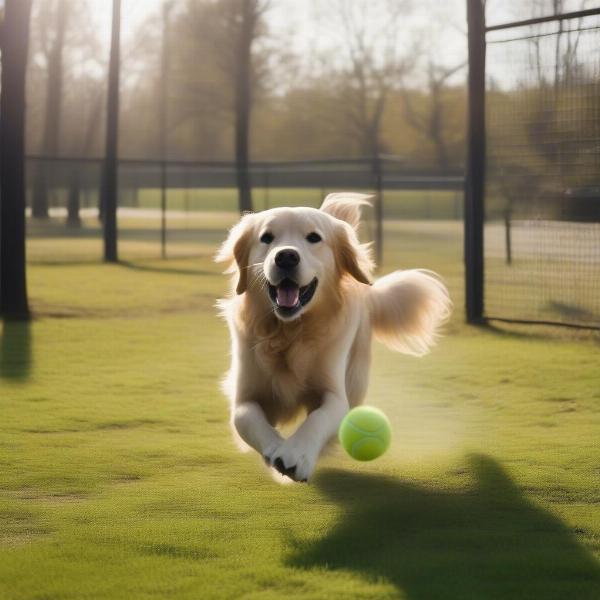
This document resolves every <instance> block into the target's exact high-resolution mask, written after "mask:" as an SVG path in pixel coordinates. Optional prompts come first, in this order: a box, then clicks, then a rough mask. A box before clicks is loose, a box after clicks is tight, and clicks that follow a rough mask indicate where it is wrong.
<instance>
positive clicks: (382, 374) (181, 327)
mask: <svg viewBox="0 0 600 600" xmlns="http://www.w3.org/2000/svg"><path fill="white" fill-rule="evenodd" d="M212 219H213V220H212V221H211V220H204V221H203V223H204V227H205V229H206V231H205V232H204V235H203V236H202V239H201V240H199V239H197V237H196V236H197V235H198V233H197V232H196V231H194V233H193V237H192V238H191V239H190V240H187V241H185V239H184V240H183V241H182V242H181V243H182V247H183V246H184V245H185V244H186V243H189V244H190V247H192V245H193V248H194V252H195V254H196V256H195V257H194V258H173V259H170V260H168V261H159V260H156V259H153V258H149V257H151V256H155V255H156V252H155V251H156V245H155V241H154V240H152V239H147V238H146V237H145V234H143V231H144V227H143V224H142V225H140V224H139V223H134V222H131V223H129V229H130V231H131V236H130V237H128V238H127V239H126V241H125V242H124V245H123V251H124V255H125V257H126V258H127V260H126V262H124V263H123V264H120V265H102V264H100V263H98V262H95V260H96V258H97V252H98V250H99V242H98V240H97V239H96V238H95V237H94V236H93V235H88V232H87V230H83V231H81V232H79V233H78V234H76V235H75V234H72V235H71V237H69V238H64V237H60V236H58V234H57V233H56V231H55V229H53V228H50V229H47V230H42V229H41V228H38V229H36V228H35V227H32V228H30V234H31V239H30V242H29V246H28V253H29V257H30V260H31V265H30V272H29V286H30V294H31V296H32V304H33V308H34V309H35V311H36V314H37V317H36V319H35V320H34V321H33V323H32V324H31V325H25V324H18V323H7V324H5V325H4V327H3V329H2V337H1V341H0V390H1V393H0V402H1V406H2V419H1V420H0V544H1V550H0V598H2V599H5V598H6V599H7V600H22V599H23V600H25V599H27V600H34V599H36V600H42V599H43V600H50V599H53V600H54V599H56V600H58V599H80V598H85V599H109V598H110V599H112V598H115V599H126V598H127V599H129V598H133V599H151V598H152V599H156V598H177V599H179V598H181V599H194V600H195V599H198V598H203V599H204V598H236V599H237V598H245V599H252V598H261V599H262V598H266V599H269V598H271V599H279V598H282V597H285V596H293V597H294V598H301V599H321V598H344V599H365V598H372V599H377V600H379V599H392V598H394V599H398V598H405V599H408V600H436V599H443V600H459V599H460V600H463V599H477V600H487V599H492V600H500V599H511V600H512V599H525V598H527V599H536V600H537V599H556V600H558V599H561V600H562V599H564V598H572V599H573V600H580V599H583V600H592V599H597V598H600V467H599V465H600V443H599V439H600V368H599V358H598V357H599V345H598V344H599V340H598V338H594V337H593V336H591V335H587V336H583V335H582V336H581V337H580V338H574V337H570V336H567V334H558V333H556V332H553V331H548V330H540V329H531V330H527V331H522V330H521V331H507V330H501V329H494V328H472V327H467V326H465V325H464V324H463V323H462V312H461V307H462V267H461V252H462V249H461V241H460V235H459V234H458V233H457V231H459V229H458V230H457V231H454V230H452V228H448V226H447V225H444V224H439V225H436V224H435V223H432V224H429V226H428V227H420V228H419V226H418V225H417V224H412V225H411V224H410V223H407V224H401V223H398V224H395V225H394V226H393V227H391V228H390V237H389V243H388V245H387V246H386V264H385V265H384V268H383V271H384V272H385V271H387V270H390V269H392V268H393V267H412V266H420V267H426V268H432V269H435V270H437V271H439V272H440V273H441V274H442V275H443V276H444V277H445V279H446V280H447V282H448V284H449V286H450V289H451V293H452V296H453V299H454V301H455V303H456V306H457V310H456V314H455V316H454V319H453V321H452V322H451V324H450V325H449V326H448V328H447V335H446V337H444V338H443V339H442V340H441V341H440V343H439V345H438V347H437V348H436V349H435V350H434V352H433V353H432V354H431V355H430V356H428V357H425V358H422V359H414V358H410V357H404V356H400V355H397V354H393V353H391V352H389V351H387V350H386V349H384V348H383V347H380V346H378V345H375V346H374V365H373V370H372V379H371V386H370V391H369V396H368V402H369V403H372V404H374V405H376V406H378V407H380V408H382V409H383V410H384V411H385V412H386V413H387V414H388V415H389V417H390V420H391V422H392V425H393V431H394V439H393V444H392V448H391V449H390V451H389V452H388V453H387V454H386V455H385V456H384V457H383V458H381V459H380V460H378V461H376V462H374V463H370V464H360V463H356V462H353V461H352V460H350V459H349V458H347V457H345V456H344V455H343V454H342V452H341V451H340V450H339V449H334V450H333V451H332V452H331V453H330V454H329V455H328V456H327V457H325V458H324V459H323V460H322V462H321V463H320V467H319V469H318V474H317V477H316V479H315V480H314V482H313V483H312V484H310V485H279V484H277V483H275V482H274V481H272V480H271V479H270V478H269V477H268V475H267V474H266V473H265V471H264V469H263V467H262V466H261V464H260V460H259V459H258V458H257V457H256V456H254V455H251V454H250V455H242V454H240V453H239V452H238V451H237V450H236V449H235V446H234V444H233V442H232V440H231V436H230V432H229V426H228V415H227V406H226V402H225V400H224V399H223V397H222V395H221V393H220V391H219V378H220V377H221V374H222V373H223V371H224V370H225V368H226V365H227V360H228V357H227V352H228V339H227V334H226V330H225V327H224V325H223V323H221V322H220V321H219V319H218V318H217V317H216V315H215V311H214V309H213V304H214V301H215V298H216V297H218V296H219V295H221V294H222V293H223V291H224V289H225V287H226V284H225V281H224V279H223V277H222V276H221V275H220V274H219V270H218V267H217V266H216V265H214V264H213V263H212V262H211V260H210V256H211V254H212V252H213V251H214V248H215V244H216V242H217V240H218V239H219V238H220V237H221V236H222V231H223V228H224V227H225V226H226V225H227V224H228V222H229V221H228V219H229V217H227V216H226V215H225V216H224V215H220V214H219V213H215V215H214V216H213V217H212ZM136 229H140V230H141V231H142V233H140V235H138V236H137V237H136V235H135V232H136Z"/></svg>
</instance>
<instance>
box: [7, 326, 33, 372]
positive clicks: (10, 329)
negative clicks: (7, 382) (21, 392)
mask: <svg viewBox="0 0 600 600" xmlns="http://www.w3.org/2000/svg"><path fill="white" fill-rule="evenodd" d="M1 331H2V334H1V336H0V378H3V379H15V380H18V379H27V378H28V377H29V375H30V372H31V364H32V351H31V323H29V322H27V321H4V324H3V325H2V330H1Z"/></svg>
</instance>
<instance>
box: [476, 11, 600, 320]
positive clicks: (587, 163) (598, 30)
mask: <svg viewBox="0 0 600 600" xmlns="http://www.w3.org/2000/svg"><path fill="white" fill-rule="evenodd" d="M488 4H491V3H488ZM590 4H591V3H589V2H588V3H586V7H589V5H590ZM596 4H597V6H596V8H587V9H586V10H580V11H576V12H565V13H562V14H550V13H552V10H553V8H554V7H556V6H557V3H556V2H550V1H545V2H540V3H530V2H523V3H521V10H528V11H532V10H534V9H535V10H540V9H541V10H543V9H544V8H545V9H546V10H547V12H546V14H545V15H544V14H542V15H540V16H538V15H531V14H529V15H527V14H525V15H523V17H525V18H524V19H523V20H519V21H513V22H510V23H495V22H493V15H491V14H487V15H486V14H485V8H484V2H482V0H468V2H467V7H468V21H469V103H470V106H469V149H468V152H469V154H468V173H467V181H466V188H465V189H466V199H465V263H466V293H467V296H466V304H467V319H468V320H469V322H472V323H477V322H484V321H487V320H501V321H511V322H524V323H548V324H558V325H567V326H571V327H585V328H592V329H600V2H597V3H596ZM558 5H559V6H563V5H565V3H559V4H558ZM486 17H487V24H486Z"/></svg>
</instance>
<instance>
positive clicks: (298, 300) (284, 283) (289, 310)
mask: <svg viewBox="0 0 600 600" xmlns="http://www.w3.org/2000/svg"><path fill="white" fill-rule="evenodd" d="M317 283H318V280H317V278H316V277H315V278H314V279H313V280H312V281H311V282H310V283H309V284H308V285H305V286H304V287H300V286H299V285H298V284H297V283H296V282H295V281H293V280H292V279H287V278H286V279H283V280H281V281H280V282H279V283H278V284H277V285H271V284H269V296H271V300H272V301H273V303H274V304H275V305H276V306H277V309H278V310H279V312H281V313H282V314H284V315H291V314H293V313H295V312H296V311H297V310H299V309H300V308H301V307H303V306H306V305H307V304H308V303H309V302H310V301H311V300H312V297H313V296H314V294H315V290H316V289H317Z"/></svg>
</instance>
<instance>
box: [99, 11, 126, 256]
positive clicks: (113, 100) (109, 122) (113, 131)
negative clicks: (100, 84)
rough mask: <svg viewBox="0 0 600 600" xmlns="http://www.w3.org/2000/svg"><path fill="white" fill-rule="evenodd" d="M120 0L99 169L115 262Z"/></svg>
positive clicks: (107, 241) (108, 245) (108, 246)
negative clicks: (102, 155)
mask: <svg viewBox="0 0 600 600" xmlns="http://www.w3.org/2000/svg"><path fill="white" fill-rule="evenodd" d="M120 42H121V0H113V5H112V34H111V43H110V62H109V68H108V97H107V104H106V151H105V156H104V168H103V173H102V185H101V187H102V190H101V202H102V208H103V211H102V212H103V225H104V228H103V229H104V260H105V261H106V262H117V261H118V253H117V193H118V186H117V156H118V131H119V67H120Z"/></svg>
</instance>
